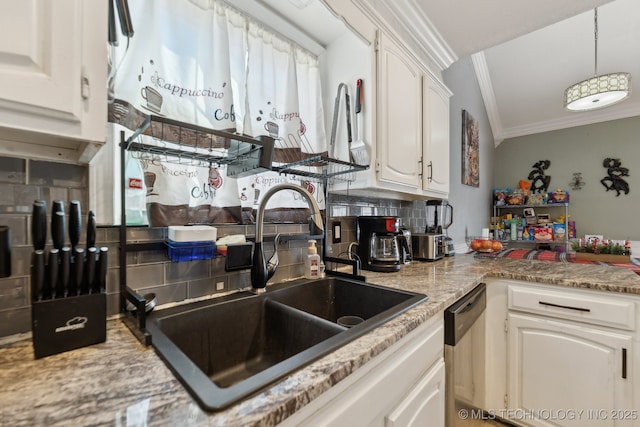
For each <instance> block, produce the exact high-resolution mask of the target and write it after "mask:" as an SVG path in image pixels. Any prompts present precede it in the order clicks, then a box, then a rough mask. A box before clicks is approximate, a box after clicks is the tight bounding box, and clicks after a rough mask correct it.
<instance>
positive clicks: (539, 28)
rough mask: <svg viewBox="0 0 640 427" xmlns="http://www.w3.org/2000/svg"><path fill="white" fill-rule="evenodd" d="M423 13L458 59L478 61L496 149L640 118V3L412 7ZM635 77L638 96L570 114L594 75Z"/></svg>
mask: <svg viewBox="0 0 640 427" xmlns="http://www.w3.org/2000/svg"><path fill="white" fill-rule="evenodd" d="M404 1H408V2H412V3H414V5H413V6H414V7H420V8H422V10H423V12H424V14H425V15H426V16H428V21H429V22H428V25H431V26H432V27H434V28H435V29H436V30H437V32H438V33H439V34H440V36H441V37H442V39H443V40H444V43H445V44H446V45H448V47H449V48H450V49H451V51H453V53H454V57H457V58H463V57H465V56H468V55H471V54H473V63H474V67H475V69H476V75H477V76H478V83H479V84H480V88H481V91H482V96H483V98H484V101H485V106H486V107H487V113H488V116H489V121H490V123H491V128H492V131H493V134H494V140H495V143H496V145H497V144H499V143H500V142H502V140H504V139H505V138H511V137H516V136H522V135H530V134H535V133H539V132H545V131H550V130H557V129H564V128H568V127H573V126H580V125H585V124H589V123H596V122H601V121H608V120H615V119H620V118H625V117H631V116H637V115H640V54H639V53H640V1H638V0H615V1H611V0H589V1H587V0H536V1H529V0H512V1H504V0H483V1H480V2H478V1H475V0H453V1H452V0H404ZM596 6H599V7H598V73H599V74H604V73H609V72H615V71H625V72H629V73H631V82H632V94H631V97H630V98H629V99H627V100H625V101H624V102H621V103H620V104H617V105H614V106H611V107H608V108H604V109H601V110H596V111H592V112H584V113H576V112H569V111H566V110H564V108H563V94H564V90H565V89H566V88H567V87H568V86H569V85H571V84H573V83H576V82H578V81H581V80H584V79H585V78H588V77H592V76H593V73H594V34H593V32H594V26H593V8H594V7H596Z"/></svg>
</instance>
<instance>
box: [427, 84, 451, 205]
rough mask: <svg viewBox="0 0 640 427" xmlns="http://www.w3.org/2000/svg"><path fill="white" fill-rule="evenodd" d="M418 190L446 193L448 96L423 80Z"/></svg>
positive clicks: (447, 181) (447, 171) (447, 175)
mask: <svg viewBox="0 0 640 427" xmlns="http://www.w3.org/2000/svg"><path fill="white" fill-rule="evenodd" d="M423 88H424V119H423V126H424V130H423V132H424V137H423V144H424V145H423V150H422V151H423V153H422V155H423V160H422V169H423V170H422V188H423V190H427V191H434V192H437V193H442V195H443V196H444V197H446V196H447V195H448V194H449V94H448V93H444V91H443V90H442V89H441V88H439V87H438V86H437V84H436V83H435V82H433V81H432V80H431V79H430V78H428V77H426V76H425V77H424V84H423Z"/></svg>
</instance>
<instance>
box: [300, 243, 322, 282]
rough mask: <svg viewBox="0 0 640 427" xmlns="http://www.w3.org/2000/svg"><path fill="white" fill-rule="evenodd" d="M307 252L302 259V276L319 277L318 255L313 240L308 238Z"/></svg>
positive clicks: (308, 277)
mask: <svg viewBox="0 0 640 427" xmlns="http://www.w3.org/2000/svg"><path fill="white" fill-rule="evenodd" d="M308 252H309V253H308V254H307V257H306V258H305V260H304V277H305V278H307V279H318V278H319V277H320V255H318V248H317V247H316V241H315V240H309V247H308Z"/></svg>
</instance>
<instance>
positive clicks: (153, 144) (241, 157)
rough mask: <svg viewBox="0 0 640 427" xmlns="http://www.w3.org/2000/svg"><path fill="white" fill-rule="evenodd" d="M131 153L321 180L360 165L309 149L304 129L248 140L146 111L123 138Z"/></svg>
mask: <svg viewBox="0 0 640 427" xmlns="http://www.w3.org/2000/svg"><path fill="white" fill-rule="evenodd" d="M123 144H124V149H125V150H127V151H130V152H132V155H134V157H136V158H139V159H141V160H148V161H162V162H167V163H178V164H189V165H194V166H206V167H210V166H212V165H216V166H220V165H227V175H228V176H232V177H242V176H247V175H253V174H256V173H260V172H266V171H269V170H273V171H276V172H279V173H281V174H291V175H298V176H302V177H307V178H311V179H316V180H320V181H324V180H327V179H329V178H334V177H340V178H341V179H346V180H353V179H354V177H353V175H352V173H353V172H358V171H362V170H366V169H368V168H369V165H358V164H356V163H350V162H346V161H343V160H339V159H333V158H330V157H328V156H326V155H324V154H315V153H313V147H312V146H311V144H310V143H309V141H308V139H307V138H306V136H305V135H304V133H303V132H298V133H297V134H296V135H288V137H287V138H284V137H279V138H278V139H274V138H272V137H269V136H259V137H256V138H252V137H249V136H245V135H240V134H236V133H232V132H227V131H221V130H213V129H208V128H204V127H201V126H196V125H192V124H188V123H184V122H178V121H176V120H171V119H167V118H165V117H160V116H154V115H150V116H147V117H146V118H145V119H144V121H143V122H142V124H141V125H140V126H139V127H138V128H137V129H136V130H135V131H134V132H133V134H131V136H129V138H127V139H126V140H125V141H124V142H123Z"/></svg>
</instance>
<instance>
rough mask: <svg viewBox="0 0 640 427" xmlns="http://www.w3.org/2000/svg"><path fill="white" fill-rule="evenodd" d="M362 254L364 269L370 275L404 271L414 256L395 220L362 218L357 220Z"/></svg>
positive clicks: (379, 217)
mask: <svg viewBox="0 0 640 427" xmlns="http://www.w3.org/2000/svg"><path fill="white" fill-rule="evenodd" d="M357 225H358V229H357V237H358V251H357V254H358V256H359V257H360V261H361V263H362V268H363V269H365V270H370V271H382V272H392V271H398V270H400V267H401V266H402V265H403V264H404V260H405V257H406V256H410V255H411V251H410V250H409V249H408V242H407V241H406V239H405V235H404V233H403V230H402V229H401V228H400V226H401V221H400V218H398V217H395V216H359V217H358V218H357Z"/></svg>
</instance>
